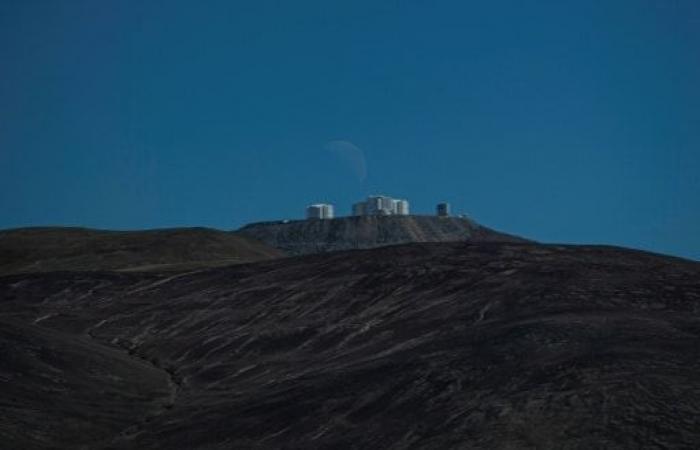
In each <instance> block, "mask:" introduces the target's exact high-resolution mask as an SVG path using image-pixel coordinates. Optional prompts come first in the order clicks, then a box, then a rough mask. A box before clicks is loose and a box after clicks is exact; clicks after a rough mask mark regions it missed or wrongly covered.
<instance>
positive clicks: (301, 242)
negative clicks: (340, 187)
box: [237, 215, 526, 255]
mask: <svg viewBox="0 0 700 450" xmlns="http://www.w3.org/2000/svg"><path fill="white" fill-rule="evenodd" d="M237 233H238V234H240V235H242V236H248V237H250V238H253V239H256V240H258V241H261V242H264V243H265V244H267V245H269V246H270V247H274V248H277V249H280V250H282V251H284V252H285V253H288V254H290V255H308V254H312V253H323V252H331V251H338V250H350V249H365V248H376V247H382V246H386V245H396V244H407V243H411V242H457V241H470V242H485V241H489V242H526V240H525V239H523V238H520V237H517V236H511V235H508V234H505V233H501V232H499V231H496V230H492V229H490V228H488V227H485V226H482V225H479V224H478V223H476V222H475V221H473V220H471V219H469V218H466V217H437V216H418V215H411V216H351V217H338V218H335V219H324V220H293V221H284V222H279V221H277V222H260V223H253V224H250V225H246V226H244V227H243V228H241V229H240V230H238V231H237Z"/></svg>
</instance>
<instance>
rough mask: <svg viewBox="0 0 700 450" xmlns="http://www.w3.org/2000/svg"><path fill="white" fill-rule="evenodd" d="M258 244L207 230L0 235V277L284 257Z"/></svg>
mask: <svg viewBox="0 0 700 450" xmlns="http://www.w3.org/2000/svg"><path fill="white" fill-rule="evenodd" d="M283 255H284V253H283V252H281V251H279V250H276V249H274V248H270V247H267V246H266V245H264V244H263V243H261V242H258V241H256V240H255V239H251V238H248V237H245V236H239V235H236V234H234V233H230V232H225V231H219V230H213V229H208V228H173V229H163V230H146V231H105V230H91V229H87V228H62V227H45V228H17V229H12V230H1V231H0V274H7V273H20V272H48V271H53V270H140V271H144V270H165V271H178V270H189V269H192V268H198V267H211V266H221V265H229V264H235V263H240V262H248V261H259V260H262V259H269V258H275V257H280V256H283Z"/></svg>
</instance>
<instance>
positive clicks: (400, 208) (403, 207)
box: [395, 200, 409, 216]
mask: <svg viewBox="0 0 700 450" xmlns="http://www.w3.org/2000/svg"><path fill="white" fill-rule="evenodd" d="M395 214H397V215H399V216H407V215H408V214H409V208H408V200H396V213H395Z"/></svg>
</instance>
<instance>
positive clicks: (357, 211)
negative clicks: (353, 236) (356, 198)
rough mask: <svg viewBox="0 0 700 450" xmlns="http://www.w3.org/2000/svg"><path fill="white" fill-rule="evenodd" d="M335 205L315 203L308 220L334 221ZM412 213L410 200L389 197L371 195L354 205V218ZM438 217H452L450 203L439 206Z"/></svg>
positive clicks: (307, 214) (310, 209)
mask: <svg viewBox="0 0 700 450" xmlns="http://www.w3.org/2000/svg"><path fill="white" fill-rule="evenodd" d="M333 210H334V208H333V205H332V204H330V203H314V204H313V205H309V206H307V207H306V218H307V219H308V220H318V219H333V218H334V217H335V215H334V212H333ZM409 213H410V209H409V204H408V200H405V199H399V198H392V197H389V196H387V195H370V196H369V197H367V199H366V200H364V201H361V202H357V203H354V204H353V205H352V214H351V215H352V216H408V215H409ZM436 213H437V215H438V216H440V217H448V216H449V215H450V205H449V203H439V204H438V205H437V211H436Z"/></svg>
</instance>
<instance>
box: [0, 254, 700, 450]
mask: <svg viewBox="0 0 700 450" xmlns="http://www.w3.org/2000/svg"><path fill="white" fill-rule="evenodd" d="M0 331H1V334H0V337H2V339H3V342H4V343H3V348H6V349H7V348H11V349H12V354H14V355H15V356H14V357H13V358H10V359H5V360H3V362H2V366H1V369H2V372H1V373H0V377H1V378H0V381H2V384H3V385H4V386H5V388H4V389H5V391H4V392H9V394H5V395H3V396H2V399H0V401H2V402H3V406H2V418H0V442H4V443H8V442H9V443H18V444H17V445H19V446H20V447H24V448H55V447H57V446H60V445H59V444H61V443H66V442H78V441H79V442H80V443H81V445H85V447H86V448H130V449H140V448H162V449H173V448H188V449H230V448H270V449H277V448H305V449H307V448H308V449H314V448H317V449H342V448H358V449H359V448H363V449H365V448H371V449H409V448H411V449H416V448H434V449H438V448H439V449H443V448H476V449H514V448H517V449H542V448H546V449H550V448H551V449H555V448H556V449H589V448H630V449H637V448H698V447H699V446H700V427H698V426H697V418H698V417H700V346H699V345H698V342H700V264H698V263H696V262H691V261H686V260H681V259H677V258H671V257H666V256H661V255H654V254H649V253H644V252H638V251H632V250H625V249H620V248H611V247H592V246H584V247H577V246H559V245H538V244H528V243H526V244H518V243H493V242H490V243H449V244H445V243H439V244H410V245H404V246H394V247H384V248H380V249H374V250H356V251H348V252H336V253H330V254H318V255H310V256H306V257H299V258H284V259H276V260H272V261H263V262H258V263H254V264H243V265H237V266H230V267H225V268H215V269H209V270H204V271H199V272H192V273H185V274H178V275H171V276H167V275H165V274H148V273H128V274H127V273H121V274H116V273H102V272H93V273H47V274H30V275H11V276H5V277H0ZM85 345H91V346H97V347H96V348H94V349H92V350H89V351H87V352H86V350H87V349H85V347H84V346H85ZM76 352H78V353H85V354H86V359H84V360H82V361H81V362H80V365H76V364H77V362H72V361H73V360H72V359H71V358H73V356H71V355H75V354H76ZM115 352H118V353H119V354H120V355H121V356H119V357H117V356H114V355H115ZM108 358H111V359H112V360H113V363H108ZM127 358H130V359H131V363H129V361H127V360H126V359H127ZM144 362H145V363H146V364H149V365H150V366H148V365H144ZM109 364H114V367H116V368H117V369H115V370H114V371H107V370H104V369H102V367H106V365H109ZM151 369H153V370H155V371H152V370H151ZM141 371H144V375H143V376H144V377H147V378H146V379H150V380H153V381H154V382H157V380H158V377H159V376H161V375H162V374H167V377H168V380H167V381H165V380H163V381H161V382H160V383H161V385H160V387H159V388H157V387H149V386H150V385H147V384H144V385H143V386H141V385H140V386H139V387H136V386H133V385H132V384H131V380H132V379H133V377H140V376H142V375H141ZM77 373H82V374H84V376H77V375H76V374H77ZM149 374H151V375H149ZM159 374H160V375H159ZM149 377H150V378H149ZM38 380H52V381H51V383H52V384H49V385H48V386H49V388H48V389H46V390H44V391H39V392H41V394H40V395H37V394H35V392H37V391H36V390H37V389H38V386H39V381H38ZM114 383H118V385H119V389H120V390H119V392H121V393H123V392H134V394H133V398H132V399H130V400H126V399H120V398H121V397H111V396H110V398H111V399H112V400H110V402H118V404H119V406H117V405H116V404H112V403H109V402H107V403H105V402H104V401H102V400H101V397H100V395H108V396H109V395H110V394H109V393H110V392H111V391H110V389H116V388H114V387H113V386H114ZM8 389H9V391H8ZM136 389H140V391H138V392H137V391H136ZM75 392H79V393H80V395H74V393H75ZM90 392H92V394H90ZM101 393H104V394H101ZM168 393H170V394H171V395H172V398H171V399H169V397H168ZM91 395H92V396H93V397H91ZM119 395H123V394H119ZM81 398H94V399H95V400H94V401H93V402H85V401H82V400H81ZM127 404H132V405H133V407H134V413H133V414H128V415H126V416H123V415H122V414H123V409H122V408H123V407H124V405H127ZM159 405H160V406H159ZM163 405H164V406H163ZM107 411H111V412H110V413H109V415H110V416H108V417H106V416H105V414H107ZM92 416H95V417H96V418H97V419H96V420H94V421H92V422H89V423H87V422H86V421H85V420H84V418H85V417H92ZM81 420H82V422H81ZM50 423H56V424H61V423H81V424H82V425H81V426H80V427H79V428H77V427H74V428H63V427H59V426H58V425H56V426H47V425H46V424H50ZM52 433H55V434H52ZM71 433H73V434H72V439H74V440H73V441H70V440H69V435H70V434H71ZM78 434H79V436H78ZM20 436H21V439H22V440H21V441H20V440H19V439H20ZM15 447H17V446H15Z"/></svg>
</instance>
